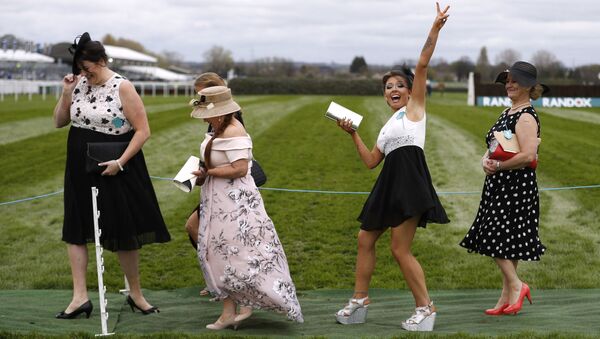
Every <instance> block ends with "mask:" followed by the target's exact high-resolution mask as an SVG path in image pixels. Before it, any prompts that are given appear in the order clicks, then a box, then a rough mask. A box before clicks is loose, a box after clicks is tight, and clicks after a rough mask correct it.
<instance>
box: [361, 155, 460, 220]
mask: <svg viewBox="0 0 600 339" xmlns="http://www.w3.org/2000/svg"><path fill="white" fill-rule="evenodd" d="M415 216H420V217H421V218H420V220H419V224H418V226H419V227H425V226H426V225H427V223H428V222H430V223H437V224H446V223H449V222H450V220H449V219H448V216H447V215H446V211H445V210H444V207H443V206H442V204H441V203H440V200H439V199H438V196H437V194H436V192H435V189H434V188H433V184H432V182H431V175H430V174H429V169H428V168H427V162H426V161H425V153H423V149H421V148H420V147H418V146H403V147H399V148H397V149H395V150H394V151H392V152H390V153H389V154H388V155H387V156H386V157H385V162H384V163H383V168H382V169H381V173H379V177H378V178H377V181H376V182H375V186H374V187H373V189H372V190H371V194H370V195H369V197H368V198H367V201H366V202H365V204H364V206H363V210H362V212H361V213H360V216H359V217H358V220H359V221H360V222H361V226H360V228H361V229H363V230H367V231H370V230H381V229H386V228H388V227H396V226H399V225H400V224H402V223H403V222H404V221H406V220H408V219H410V218H412V217H415Z"/></svg>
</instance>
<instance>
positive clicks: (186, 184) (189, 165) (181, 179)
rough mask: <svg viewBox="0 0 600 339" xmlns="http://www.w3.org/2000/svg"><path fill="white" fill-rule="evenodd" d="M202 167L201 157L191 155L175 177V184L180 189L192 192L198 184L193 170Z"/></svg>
mask: <svg viewBox="0 0 600 339" xmlns="http://www.w3.org/2000/svg"><path fill="white" fill-rule="evenodd" d="M199 168H200V159H199V158H198V157H195V156H193V155H191V156H190V157H189V158H188V160H187V161H186V162H185V164H184V165H183V167H182V168H181V169H180V170H179V172H178V173H177V175H176V176H175V178H173V184H175V186H177V188H179V189H180V190H182V191H184V192H186V193H190V192H191V191H192V189H194V186H196V178H197V176H195V175H194V174H192V171H197V170H198V169H199Z"/></svg>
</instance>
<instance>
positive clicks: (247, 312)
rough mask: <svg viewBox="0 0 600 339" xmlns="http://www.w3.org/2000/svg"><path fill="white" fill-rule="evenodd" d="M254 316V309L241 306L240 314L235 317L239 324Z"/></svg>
mask: <svg viewBox="0 0 600 339" xmlns="http://www.w3.org/2000/svg"><path fill="white" fill-rule="evenodd" d="M251 315H252V307H250V306H240V313H239V314H238V315H236V316H235V318H234V320H235V321H237V322H238V323H239V322H241V321H242V320H246V319H248V318H250V316H251Z"/></svg>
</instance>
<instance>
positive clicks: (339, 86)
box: [229, 78, 467, 95]
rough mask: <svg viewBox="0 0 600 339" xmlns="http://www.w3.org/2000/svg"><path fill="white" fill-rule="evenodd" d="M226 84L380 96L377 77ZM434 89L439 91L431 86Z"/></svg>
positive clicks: (241, 88)
mask: <svg viewBox="0 0 600 339" xmlns="http://www.w3.org/2000/svg"><path fill="white" fill-rule="evenodd" d="M229 87H230V88H231V90H232V91H233V93H235V94H236V95H241V94H303V95H311V94H312V95H319V94H322V95H382V93H383V92H382V91H383V85H382V84H381V81H380V80H378V79H311V78H235V79H232V80H230V81H229ZM433 90H434V92H435V91H439V90H438V89H436V88H434V89H433ZM444 91H445V92H466V91H467V89H466V87H463V86H461V87H452V86H446V88H445V90H444Z"/></svg>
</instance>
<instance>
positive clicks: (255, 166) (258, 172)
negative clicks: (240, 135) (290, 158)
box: [250, 159, 267, 187]
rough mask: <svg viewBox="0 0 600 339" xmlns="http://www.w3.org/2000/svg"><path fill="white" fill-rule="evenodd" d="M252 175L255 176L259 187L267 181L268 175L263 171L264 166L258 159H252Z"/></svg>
mask: <svg viewBox="0 0 600 339" xmlns="http://www.w3.org/2000/svg"><path fill="white" fill-rule="evenodd" d="M250 175H252V178H254V183H255V184H256V186H257V187H260V186H262V185H264V184H265V182H267V175H266V174H265V171H263V169H262V167H260V164H259V163H258V161H256V159H252V167H251V168H250Z"/></svg>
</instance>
